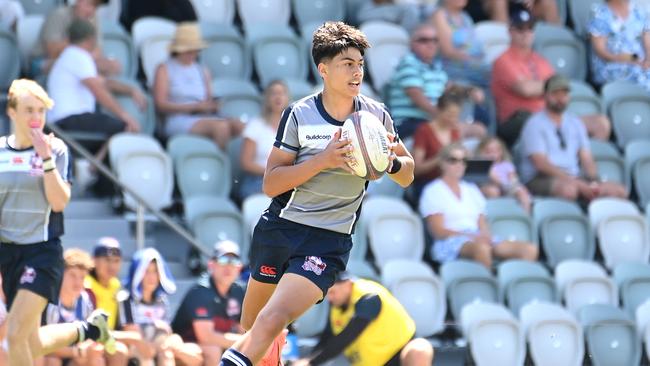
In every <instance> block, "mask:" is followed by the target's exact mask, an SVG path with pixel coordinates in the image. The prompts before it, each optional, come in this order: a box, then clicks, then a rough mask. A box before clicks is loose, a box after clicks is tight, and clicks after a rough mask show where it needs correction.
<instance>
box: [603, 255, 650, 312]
mask: <svg viewBox="0 0 650 366" xmlns="http://www.w3.org/2000/svg"><path fill="white" fill-rule="evenodd" d="M612 277H613V278H614V281H616V284H617V285H618V288H619V290H620V297H621V302H622V304H623V308H624V309H625V310H626V311H627V313H628V314H629V315H630V316H634V314H635V312H636V309H637V308H638V307H639V305H641V304H643V303H644V302H646V301H648V300H649V299H650V265H648V263H621V264H619V265H617V266H616V267H615V268H614V272H613V275H612Z"/></svg>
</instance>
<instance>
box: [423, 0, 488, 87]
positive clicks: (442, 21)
mask: <svg viewBox="0 0 650 366" xmlns="http://www.w3.org/2000/svg"><path fill="white" fill-rule="evenodd" d="M467 1H468V0H442V4H441V6H440V7H439V8H438V10H436V11H435V12H434V13H433V15H432V16H431V21H432V23H433V25H434V26H435V28H436V30H437V32H438V37H439V38H440V53H441V59H442V67H443V69H444V70H445V71H446V72H447V74H448V75H449V77H450V78H451V79H452V80H464V81H467V82H469V83H471V84H472V85H476V86H480V87H481V88H483V89H487V88H488V86H489V85H490V65H489V64H488V63H487V62H486V61H485V58H484V56H485V53H484V52H483V44H482V43H481V41H480V40H479V39H478V38H477V37H476V34H475V33H474V21H473V20H472V18H471V17H470V16H469V14H467V12H465V11H464V10H463V9H464V8H465V6H466V5H467Z"/></svg>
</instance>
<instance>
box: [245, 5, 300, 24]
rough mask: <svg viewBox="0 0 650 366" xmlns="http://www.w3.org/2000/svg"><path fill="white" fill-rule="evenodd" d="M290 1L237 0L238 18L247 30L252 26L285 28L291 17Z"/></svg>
mask: <svg viewBox="0 0 650 366" xmlns="http://www.w3.org/2000/svg"><path fill="white" fill-rule="evenodd" d="M289 1H290V0H261V1H260V0H237V10H238V13H239V17H240V18H241V21H242V23H243V25H244V29H248V28H249V27H250V26H251V25H253V24H265V23H266V24H277V25H283V26H286V25H288V24H289V18H290V16H291V4H290V3H289Z"/></svg>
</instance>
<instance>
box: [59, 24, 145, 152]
mask: <svg viewBox="0 0 650 366" xmlns="http://www.w3.org/2000/svg"><path fill="white" fill-rule="evenodd" d="M69 39H70V45H68V46H67V47H66V48H65V50H64V51H63V52H62V53H61V56H59V58H58V59H57V60H56V62H55V63H54V65H53V66H52V72H51V73H50V76H49V78H48V81H47V88H48V92H49V93H50V95H51V96H52V98H53V99H54V100H56V104H55V106H54V108H53V109H52V110H51V111H50V114H49V115H48V117H49V120H50V122H52V123H56V125H57V126H59V127H60V128H62V129H63V130H65V131H76V132H94V133H102V134H104V135H105V136H106V139H105V140H104V141H100V142H89V143H86V148H88V149H89V150H90V151H92V152H93V153H95V156H96V157H97V158H98V159H99V160H103V158H104V157H105V156H106V141H107V140H108V139H109V138H110V136H112V135H114V134H116V133H118V132H122V131H124V130H128V131H134V132H137V131H139V130H140V125H139V123H138V121H137V120H135V119H134V118H133V117H132V116H131V115H129V114H128V113H127V112H126V111H125V110H124V109H122V107H121V106H120V105H119V104H118V103H117V101H116V100H115V98H113V96H112V95H111V93H110V91H114V92H117V93H124V94H130V95H131V96H132V97H133V99H134V100H135V102H136V103H138V105H139V106H140V107H141V108H145V107H146V103H147V100H146V97H145V96H144V94H142V92H140V90H139V89H138V88H135V87H132V86H129V85H126V84H123V83H120V82H117V81H115V80H110V79H103V78H102V77H100V76H99V75H98V73H97V68H96V67H95V62H94V61H93V59H92V56H91V54H92V52H93V50H94V49H95V46H96V43H97V38H96V30H95V28H94V26H93V25H92V24H91V23H90V22H89V21H87V20H82V19H75V20H73V21H72V24H71V25H70V29H69ZM97 102H99V104H100V105H101V106H102V107H104V108H106V109H107V110H108V111H110V112H111V113H112V114H113V115H115V116H117V118H114V117H112V116H109V115H107V114H105V113H102V112H97V111H95V108H96V103H97Z"/></svg>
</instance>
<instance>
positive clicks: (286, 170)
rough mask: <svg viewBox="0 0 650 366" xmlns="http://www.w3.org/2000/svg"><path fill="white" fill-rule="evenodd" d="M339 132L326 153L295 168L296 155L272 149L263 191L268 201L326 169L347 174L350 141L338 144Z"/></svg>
mask: <svg viewBox="0 0 650 366" xmlns="http://www.w3.org/2000/svg"><path fill="white" fill-rule="evenodd" d="M340 138H341V129H340V128H339V129H338V130H337V131H336V133H334V136H333V137H332V140H331V141H330V142H329V144H328V145H327V147H326V148H325V150H323V151H321V152H320V153H318V154H316V155H314V156H313V157H312V158H310V159H307V160H305V161H303V162H302V163H300V164H295V161H296V153H294V152H288V151H285V150H282V149H280V148H278V147H277V146H274V147H273V150H272V151H271V154H270V155H269V159H268V160H267V162H266V170H265V172H264V184H263V186H262V189H263V190H264V193H265V194H266V195H267V196H269V197H275V196H277V195H280V194H282V193H284V192H286V191H289V190H291V189H294V188H296V187H298V186H299V185H301V184H303V183H305V182H306V181H308V180H309V179H311V178H312V177H314V176H315V175H316V174H318V173H320V172H321V171H322V170H325V169H336V168H341V169H345V170H346V171H350V168H348V166H347V162H348V161H349V160H350V158H348V157H346V154H347V153H348V152H350V151H351V149H352V145H350V139H344V140H341V139H340Z"/></svg>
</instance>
